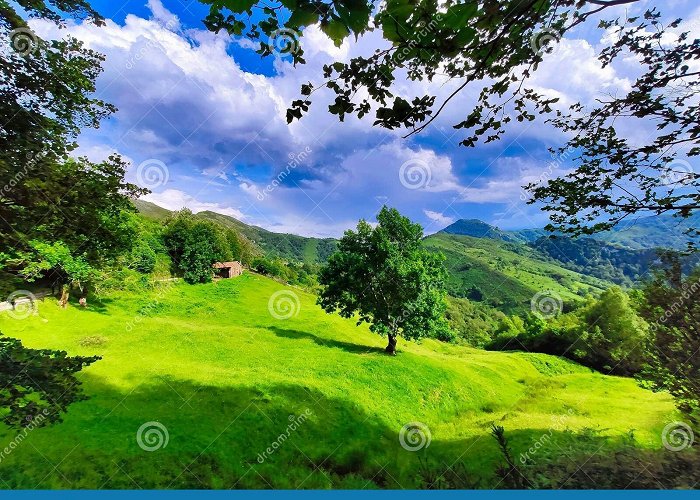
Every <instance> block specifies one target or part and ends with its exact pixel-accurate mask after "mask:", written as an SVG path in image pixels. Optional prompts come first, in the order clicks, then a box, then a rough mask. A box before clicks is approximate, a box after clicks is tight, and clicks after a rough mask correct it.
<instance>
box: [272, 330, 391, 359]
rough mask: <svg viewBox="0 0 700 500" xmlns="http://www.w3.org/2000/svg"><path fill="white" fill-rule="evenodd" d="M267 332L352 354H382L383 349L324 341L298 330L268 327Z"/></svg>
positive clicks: (330, 340)
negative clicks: (309, 341)
mask: <svg viewBox="0 0 700 500" xmlns="http://www.w3.org/2000/svg"><path fill="white" fill-rule="evenodd" d="M269 330H270V331H271V332H272V333H274V334H275V335H277V336H278V337H283V338H286V339H297V340H299V339H306V340H311V341H313V342H314V343H315V344H317V345H320V346H324V347H335V348H338V349H342V350H344V351H347V352H351V353H354V354H384V348H383V347H376V346H366V345H361V344H352V343H350V342H343V341H340V340H333V339H324V338H321V337H318V336H317V335H314V334H312V333H308V332H302V331H300V330H289V329H286V328H279V327H276V326H272V327H270V328H269Z"/></svg>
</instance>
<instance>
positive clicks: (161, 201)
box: [142, 189, 246, 220]
mask: <svg viewBox="0 0 700 500" xmlns="http://www.w3.org/2000/svg"><path fill="white" fill-rule="evenodd" d="M142 199H143V200H146V201H150V202H151V203H155V204H156V205H158V206H161V207H163V208H167V209H168V210H180V209H182V208H189V209H190V210H192V212H194V213H197V212H204V211H207V210H208V211H211V212H217V213H220V214H223V215H228V216H231V217H234V218H236V219H238V220H245V219H246V215H245V214H244V213H243V212H241V211H240V210H239V209H237V208H234V207H230V206H224V205H221V204H220V203H210V202H204V201H200V200H197V199H196V198H194V197H193V196H191V195H189V194H187V193H185V192H184V191H180V190H178V189H165V190H164V191H161V192H159V193H150V194H147V195H146V196H143V197H142Z"/></svg>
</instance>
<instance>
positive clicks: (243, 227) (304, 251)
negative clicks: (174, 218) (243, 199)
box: [133, 200, 337, 264]
mask: <svg viewBox="0 0 700 500" xmlns="http://www.w3.org/2000/svg"><path fill="white" fill-rule="evenodd" d="M133 203H134V206H135V207H136V209H137V210H138V211H139V213H141V215H143V216H144V217H146V218H148V219H152V220H157V221H161V220H163V219H165V218H166V217H167V216H168V215H170V214H171V213H172V212H171V211H169V210H167V209H165V208H162V207H160V206H158V205H156V204H155V203H150V202H148V201H144V200H133ZM195 215H196V216H197V217H201V218H202V219H207V220H211V221H214V222H216V223H218V224H221V225H223V226H225V227H229V228H232V229H234V230H235V231H237V232H239V233H240V234H242V235H243V236H245V237H246V238H247V239H248V240H250V241H251V242H252V243H253V245H254V246H255V248H256V249H258V250H259V251H260V253H264V254H265V255H267V256H270V257H280V258H282V259H286V260H292V261H298V262H306V263H307V264H316V263H319V262H325V261H326V260H327V259H328V257H329V256H330V254H331V253H333V251H334V250H335V247H336V244H337V240H335V239H333V238H323V239H322V238H307V237H305V236H298V235H295V234H284V233H274V232H272V231H268V230H267V229H263V228H261V227H258V226H252V225H250V224H245V223H244V222H241V221H239V220H238V219H235V218H234V217H230V216H228V215H223V214H219V213H216V212H211V211H208V210H207V211H203V212H198V213H197V214H195Z"/></svg>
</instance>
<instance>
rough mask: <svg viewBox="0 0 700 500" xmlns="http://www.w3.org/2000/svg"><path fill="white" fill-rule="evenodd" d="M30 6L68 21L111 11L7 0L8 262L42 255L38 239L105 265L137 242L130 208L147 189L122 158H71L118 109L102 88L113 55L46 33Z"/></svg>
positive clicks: (4, 259)
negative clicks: (35, 23)
mask: <svg viewBox="0 0 700 500" xmlns="http://www.w3.org/2000/svg"><path fill="white" fill-rule="evenodd" d="M15 5H19V7H21V8H22V9H23V11H24V13H23V15H27V16H29V17H38V18H43V19H48V20H51V21H54V22H56V23H58V24H59V25H60V24H63V22H64V19H65V18H66V16H73V17H77V18H83V17H87V18H89V19H91V20H92V21H93V22H95V23H97V24H102V23H103V20H102V18H100V16H99V15H98V14H97V13H96V12H95V11H94V10H92V9H91V8H90V7H89V6H88V4H87V3H86V2H85V1H82V0H51V1H49V2H43V1H34V0H19V1H18V2H16V3H13V4H12V6H11V5H10V4H8V3H7V2H5V1H4V0H2V1H0V36H2V38H3V39H4V40H6V41H7V43H6V45H5V46H4V48H3V50H2V51H0V239H2V241H3V242H5V243H6V246H5V247H4V248H3V249H2V252H3V253H2V254H0V265H4V266H5V267H9V268H11V269H14V270H17V269H21V268H22V267H25V266H27V265H28V264H30V263H31V262H32V260H33V259H36V260H41V258H40V256H38V255H37V254H36V252H35V250H36V246H35V245H33V244H32V242H36V241H44V242H47V243H54V242H61V244H65V246H66V247H67V248H68V250H69V251H70V252H71V253H72V254H73V258H75V259H85V260H86V261H88V262H89V263H91V264H101V263H103V262H104V261H106V260H109V259H111V258H113V257H114V256H116V255H117V254H119V253H121V252H123V251H124V250H127V249H128V248H129V247H130V245H131V242H132V241H133V238H132V236H133V228H132V227H131V225H130V224H129V221H128V218H126V217H125V214H124V212H125V211H128V210H131V209H132V207H131V203H130V201H129V199H130V197H136V196H139V195H141V194H144V193H145V192H147V191H146V190H143V189H140V188H138V187H137V186H135V185H133V184H130V183H127V182H126V181H125V180H124V175H125V172H126V167H127V166H126V164H125V163H124V162H123V161H122V160H121V159H120V158H119V157H118V156H113V157H110V158H109V159H108V160H107V161H104V162H101V163H92V162H89V161H87V160H86V159H75V158H71V156H70V154H71V152H72V151H73V150H74V149H75V148H76V146H77V144H76V143H75V138H76V137H77V135H78V133H79V132H80V129H81V127H97V126H98V125H99V122H100V120H101V119H103V118H104V117H106V116H108V115H109V114H110V113H112V112H113V111H114V110H115V108H114V107H113V106H111V105H109V104H107V103H105V102H103V101H101V100H100V99H97V98H95V97H94V96H93V92H94V91H95V80H96V78H97V76H98V75H99V73H100V71H101V68H100V62H101V61H102V60H103V57H102V56H101V55H100V54H98V53H96V52H94V51H92V50H89V49H86V48H85V47H83V45H82V43H81V42H79V41H77V40H75V39H73V38H70V37H68V38H66V39H64V40H54V41H45V40H42V39H41V38H40V37H39V36H38V35H37V34H36V33H34V32H33V31H32V30H31V29H30V27H29V26H28V25H27V23H26V21H25V19H24V18H23V17H21V16H20V15H19V14H18V12H17V11H16V9H15V7H14V6H15Z"/></svg>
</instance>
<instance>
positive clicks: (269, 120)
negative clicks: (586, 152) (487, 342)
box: [32, 0, 629, 236]
mask: <svg viewBox="0 0 700 500" xmlns="http://www.w3.org/2000/svg"><path fill="white" fill-rule="evenodd" d="M148 7H149V9H150V10H151V14H152V15H151V18H150V19H144V18H141V17H138V16H135V15H133V14H130V15H127V16H126V18H125V20H124V22H123V24H118V23H115V22H114V21H111V20H108V21H107V24H106V26H104V27H100V28H98V27H95V26H92V25H90V24H88V23H74V22H72V23H69V24H68V28H67V30H59V29H58V28H56V27H55V26H54V25H53V24H50V23H45V22H42V21H38V20H33V21H32V26H33V27H34V28H35V29H36V30H37V32H39V33H40V34H41V35H42V36H45V37H54V38H56V37H62V36H64V35H65V34H66V32H69V33H70V34H71V35H73V36H75V37H77V38H79V39H81V40H83V41H84V42H85V43H86V45H87V46H89V47H91V48H93V49H95V50H97V51H99V52H101V53H103V54H105V55H106V61H105V63H104V65H103V66H104V73H103V75H102V76H101V77H100V79H99V81H98V86H97V94H98V96H99V97H100V98H102V99H104V100H106V101H108V102H112V103H114V104H115V105H116V106H117V107H118V108H119V112H118V113H117V114H116V115H115V116H114V117H113V118H112V119H111V120H109V121H107V122H105V124H104V125H103V127H102V128H100V129H99V130H96V131H95V130H92V131H86V132H85V133H84V134H83V135H82V136H81V137H80V144H81V150H80V152H81V153H84V154H87V155H88V156H91V157H92V156H95V157H98V156H100V157H102V156H104V155H105V154H106V153H107V152H111V151H118V152H120V153H121V154H123V155H125V156H126V157H128V158H129V159H130V160H132V161H133V164H134V167H133V168H135V166H137V165H139V164H140V163H141V162H143V161H145V160H148V159H156V160H159V161H161V162H162V163H163V164H165V165H167V167H168V170H169V182H168V184H167V185H164V186H160V187H159V188H158V189H156V191H157V192H155V193H152V194H151V195H149V197H148V199H149V201H153V202H155V203H158V204H160V205H163V206H165V207H166V208H171V209H177V208H181V207H182V206H187V207H189V208H191V209H192V210H194V211H199V210H215V211H225V213H227V214H228V215H232V216H234V217H236V218H240V219H244V220H245V221H247V222H252V223H256V224H259V225H261V226H263V227H266V228H268V229H272V230H278V231H292V230H293V232H297V233H299V234H308V235H311V234H314V235H330V234H333V235H335V236H337V235H339V234H341V233H342V230H343V229H344V228H347V227H350V226H353V225H354V222H356V221H357V219H359V218H360V217H364V218H367V219H368V220H371V219H372V218H373V216H374V214H375V213H376V211H377V210H378V209H379V208H380V207H381V206H382V205H383V204H388V205H391V206H395V207H397V208H399V209H400V210H401V211H402V212H404V213H407V214H408V215H409V216H411V217H412V218H414V219H416V220H418V221H421V222H424V223H428V224H431V225H436V224H442V223H443V222H446V221H447V220H448V219H450V220H452V219H455V218H458V217H461V216H464V215H470V216H480V217H482V218H488V217H489V216H492V215H493V213H495V212H497V211H499V210H500V211H503V209H504V207H505V208H506V209H509V207H511V206H516V205H517V206H523V200H522V199H521V186H522V184H524V183H526V182H529V181H531V180H533V179H537V178H538V176H540V175H541V172H542V171H543V170H545V169H546V161H547V156H548V155H547V153H546V147H547V146H555V145H557V144H556V140H561V138H559V139H556V138H554V137H553V136H552V132H551V130H549V131H548V130H547V129H546V127H542V126H541V124H539V125H533V124H516V125H515V127H514V128H513V130H512V131H511V132H510V133H509V135H508V136H507V138H506V140H504V141H502V142H500V143H494V144H490V145H483V147H481V148H480V149H475V150H465V149H464V148H457V147H456V143H457V142H458V140H459V139H460V137H459V136H457V135H454V134H455V130H454V129H452V125H453V124H454V123H457V122H458V121H461V119H463V117H464V116H463V115H464V113H465V110H467V109H469V105H470V104H471V103H473V102H474V99H475V92H476V91H477V90H478V89H476V87H478V85H477V86H476V87H474V88H473V89H472V88H468V89H467V91H466V92H464V93H462V94H460V95H459V96H458V97H457V98H456V99H455V100H454V101H453V104H452V105H451V106H449V107H448V108H447V109H446V112H445V113H444V115H442V116H441V117H440V118H439V119H438V120H436V122H435V125H434V126H432V127H430V128H429V129H428V130H427V131H426V133H425V134H422V135H421V136H420V137H417V138H413V139H412V140H411V141H407V140H402V139H400V135H401V131H385V130H381V129H376V128H373V127H372V126H371V120H357V119H355V118H353V117H348V118H346V121H345V122H344V123H339V122H338V120H337V117H335V116H332V115H330V114H329V113H328V112H327V110H326V106H327V104H328V99H329V98H330V97H331V96H330V95H329V94H328V93H324V92H320V93H318V94H315V95H314V102H313V105H312V107H311V110H310V112H309V114H308V115H307V116H306V117H305V118H304V119H302V120H301V121H295V122H294V123H292V124H291V125H287V123H286V118H285V112H286V108H287V106H288V104H289V103H290V102H291V100H293V99H295V98H298V95H299V87H300V85H301V83H305V82H308V81H312V82H315V83H319V82H320V75H321V67H322V65H323V64H327V63H329V62H332V61H334V60H336V59H340V60H344V61H347V60H349V59H350V58H351V57H354V56H357V55H358V54H369V53H372V52H373V50H374V49H375V48H376V47H377V46H381V45H382V44H384V43H385V42H384V41H383V40H382V39H381V35H380V34H379V33H377V32H371V33H368V34H367V35H365V36H363V37H360V39H359V40H357V41H355V40H351V41H345V42H344V43H343V44H342V45H341V46H340V47H335V46H334V45H333V43H332V42H331V41H330V40H328V39H327V37H325V35H323V34H322V33H321V32H320V31H319V30H318V29H317V28H313V27H312V28H308V29H306V30H305V33H304V35H305V36H304V38H303V39H302V44H303V47H304V51H305V59H306V60H307V62H308V64H306V65H302V66H299V67H296V68H294V67H292V65H291V64H290V62H289V61H287V60H283V59H277V60H275V62H274V65H273V66H274V69H275V73H274V74H272V75H267V74H259V73H256V72H255V71H254V70H250V69H248V70H246V69H243V65H242V64H241V62H240V61H239V60H237V58H239V56H240V54H241V51H243V50H248V49H246V48H241V47H249V46H250V44H247V43H242V42H240V41H234V40H232V39H231V38H230V37H229V36H227V35H225V34H221V35H215V34H212V33H210V32H208V31H206V30H203V29H189V28H187V27H186V26H185V25H184V24H183V23H182V21H181V19H180V18H178V16H177V15H176V14H174V13H173V12H171V11H169V10H168V9H166V8H165V7H164V6H163V4H162V2H161V0H148ZM239 42H240V43H239ZM559 45H560V47H558V50H557V51H556V52H555V53H554V54H552V55H551V56H548V58H547V60H546V61H545V62H544V63H543V64H542V65H541V67H540V70H539V71H538V72H537V73H536V77H535V79H533V85H536V86H537V88H538V89H540V90H542V91H543V92H546V93H548V94H549V95H558V96H560V97H561V98H562V102H573V101H576V100H585V99H591V98H593V97H594V96H595V94H596V92H600V91H607V90H610V89H613V88H625V86H626V85H629V80H628V79H627V78H626V77H625V76H621V75H620V74H619V72H618V71H617V70H616V69H614V68H605V69H600V68H599V66H598V65H597V64H596V63H595V51H594V48H593V45H592V43H591V42H589V41H586V40H583V39H581V40H566V39H565V40H562V41H561V43H560V44H559ZM234 46H235V47H234ZM232 47H234V48H235V50H232ZM562 75H565V77H564V78H563V77H562ZM458 84H459V82H456V81H447V80H443V81H440V79H439V78H438V79H436V81H435V82H433V83H428V82H412V81H409V80H405V79H404V80H402V79H399V80H397V82H396V86H395V92H396V93H397V94H398V95H403V96H407V97H410V96H414V95H423V94H425V93H428V94H432V95H436V96H437V100H438V101H440V99H441V98H444V97H445V96H446V95H448V94H449V93H450V92H452V91H453V90H454V88H455V86H456V85H458ZM475 89H476V90H475ZM517 141H520V142H527V141H530V142H528V148H527V149H526V150H523V151H520V152H519V153H518V154H514V153H513V152H512V151H511V149H512V144H513V143H514V142H517ZM532 144H535V146H532ZM535 148H536V150H535ZM307 149H309V150H312V151H313V155H310V156H309V157H308V158H305V160H304V161H303V162H300V164H299V165H298V166H296V167H295V168H294V169H293V171H292V172H291V173H290V174H289V175H287V176H285V177H284V179H283V180H281V181H279V182H277V183H276V185H275V186H274V190H273V191H272V192H270V193H269V195H267V196H265V197H264V199H262V200H261V199H260V196H259V193H260V192H261V191H262V190H264V189H265V188H266V186H269V185H271V183H272V182H274V180H275V179H278V176H279V174H280V172H282V171H284V170H285V169H286V168H287V163H288V158H289V157H290V155H293V154H297V153H298V152H299V151H304V150H307ZM537 158H543V159H542V160H541V164H540V163H539V162H540V160H538V159H537ZM95 159H99V158H95ZM128 175H129V176H131V178H132V179H133V178H134V171H133V169H132V171H130V172H129V174H128ZM492 205H493V206H494V207H496V206H497V208H493V207H491V206H492ZM487 206H488V207H489V208H486V207H487ZM489 211H491V212H489ZM222 213H224V212H222ZM440 217H442V218H440Z"/></svg>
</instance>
